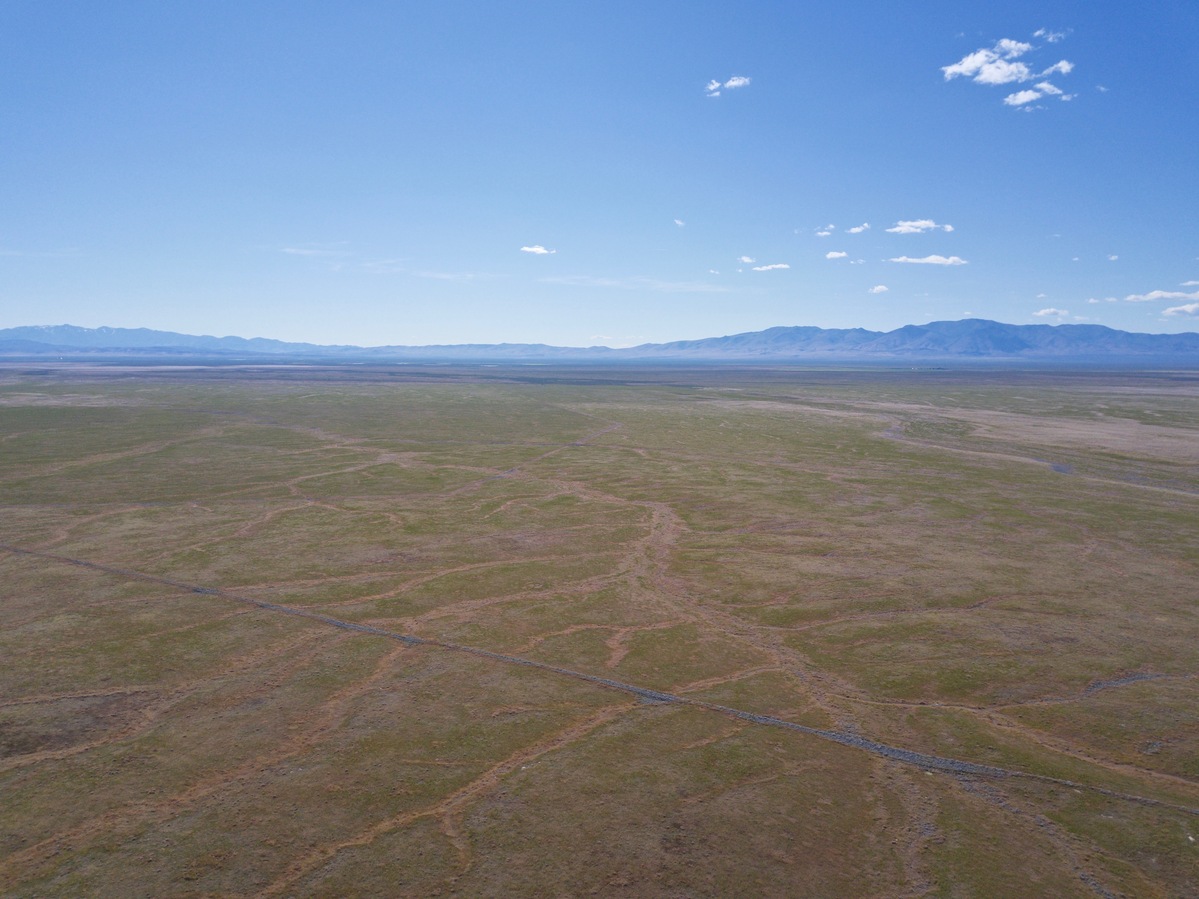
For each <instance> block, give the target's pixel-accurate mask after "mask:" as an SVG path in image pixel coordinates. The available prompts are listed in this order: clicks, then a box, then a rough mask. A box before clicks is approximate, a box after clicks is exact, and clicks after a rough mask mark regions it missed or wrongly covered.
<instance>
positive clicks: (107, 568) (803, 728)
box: [0, 543, 1199, 817]
mask: <svg viewBox="0 0 1199 899" xmlns="http://www.w3.org/2000/svg"><path fill="white" fill-rule="evenodd" d="M0 550H2V551H4V552H8V553H11V554H13V555H17V556H24V557H27V558H39V559H45V560H47V561H51V562H58V563H61V564H67V565H74V566H77V567H80V568H85V569H88V570H91V571H100V572H104V573H107V574H112V575H116V576H118V577H124V578H128V579H130V580H138V581H144V582H147V583H153V584H162V585H165V586H170V587H174V588H176V589H179V590H183V591H186V592H189V593H196V594H199V595H202V596H212V597H216V598H219V599H225V600H230V601H232V602H239V603H244V604H246V605H250V606H253V607H255V608H258V609H261V610H263V611H266V612H275V613H278V614H282V615H290V616H293V617H296V618H306V619H308V620H310V621H315V622H318V623H320V624H325V625H328V626H330V627H334V628H338V629H340V630H343V631H349V632H353V633H361V634H368V635H371V636H375V637H383V638H385V639H388V640H396V641H398V642H400V643H403V644H405V645H407V646H421V647H427V648H431V649H441V650H446V651H449V652H455V653H461V654H464V655H471V656H475V657H476V658H484V659H490V660H492V661H495V662H500V663H503V664H507V665H519V666H522V667H525V668H532V669H537V670H540V671H546V672H549V673H552V674H557V675H560V676H563V677H569V678H572V679H574V680H579V681H584V682H586V683H590V684H595V685H596V686H600V687H605V688H607V689H610V690H615V691H618V692H621V693H626V694H629V695H632V696H635V697H637V698H638V699H639V700H641V701H642V702H646V703H651V704H661V705H674V706H687V707H691V708H697V709H704V710H706V711H710V712H717V713H719V714H722V715H726V716H728V717H731V718H737V719H740V720H742V721H748V722H750V723H751V724H759V725H764V726H767V727H777V728H782V729H786V730H792V731H796V732H798V733H802V734H806V735H808V736H813V737H817V738H819V739H822V740H828V741H830V742H833V743H838V744H840V745H842V746H848V747H850V748H853V749H860V750H863V751H865V752H868V753H870V754H871V755H874V756H877V757H879V758H883V759H888V760H890V761H893V762H899V763H901V764H906V765H913V766H916V767H919V768H923V769H924V770H926V771H941V772H944V773H947V774H951V775H955V776H967V777H986V778H994V779H1002V778H1021V779H1024V780H1031V781H1036V782H1039V783H1045V784H1051V785H1054V786H1061V787H1068V788H1071V789H1080V790H1081V789H1085V790H1090V791H1092V792H1095V793H1099V794H1101V795H1104V796H1108V797H1110V798H1114V799H1121V800H1125V801H1129V802H1135V803H1139V804H1142V805H1152V806H1158V807H1161V808H1169V809H1173V810H1174V811H1179V812H1184V813H1186V814H1189V815H1194V816H1196V817H1199V807H1191V806H1185V805H1179V804H1176V803H1173V802H1168V801H1165V800H1162V799H1155V798H1152V797H1149V796H1141V795H1137V794H1132V793H1124V792H1121V791H1118V790H1110V789H1108V788H1106V787H1099V786H1095V785H1093V784H1086V783H1081V782H1077V781H1072V780H1067V779H1065V778H1059V777H1052V776H1050V775H1045V774H1034V773H1032V772H1028V771H1020V770H1016V769H1012V768H1002V767H999V766H995V765H984V764H979V763H976V762H968V761H964V760H962V759H954V758H948V757H945V756H937V755H929V754H926V753H922V752H915V751H913V750H910V749H902V748H899V747H896V746H890V745H888V744H886V743H879V742H876V741H874V740H869V739H867V738H865V737H862V736H859V735H858V734H854V733H849V732H847V731H842V730H832V729H827V728H818V727H810V726H808V725H805V724H798V723H796V722H794V721H787V720H785V719H782V718H775V717H773V716H771V715H759V714H757V713H754V712H748V711H745V710H743V709H737V708H733V707H731V706H725V705H720V704H718V703H714V702H706V701H704V700H701V699H692V698H689V697H686V696H681V695H678V694H674V693H667V692H664V691H661V690H653V689H650V688H648V687H641V686H638V685H636V684H630V683H626V682H624V681H618V680H614V679H612V678H607V677H601V676H599V675H595V674H588V673H586V672H583V671H576V670H573V669H570V668H563V667H560V666H558V665H551V664H549V663H547V662H539V661H536V660H535V659H526V658H522V657H520V656H514V655H507V654H505V653H500V652H492V651H491V650H488V649H482V648H480V647H476V646H467V645H464V644H461V643H451V642H448V641H444V640H437V639H435V638H430V637H417V636H414V635H411V634H401V633H397V632H395V631H389V630H385V629H383V628H379V627H373V626H371V625H369V624H359V623H357V622H353V621H345V620H342V619H339V618H334V617H333V616H331V615H322V614H321V613H319V612H315V611H311V610H309V609H303V608H295V607H292V606H285V605H281V604H279V603H273V602H266V601H264V600H259V599H252V598H250V597H247V596H242V595H239V594H237V593H232V592H229V591H227V590H222V589H220V588H219V587H206V586H202V585H198V584H189V583H186V582H184V581H178V580H173V579H171V578H166V577H161V576H158V575H153V574H146V573H144V572H140V571H134V570H131V569H127V568H117V567H115V566H111V565H104V564H102V563H99V562H90V561H88V560H86V559H76V558H72V557H69V556H61V555H57V554H55V553H48V552H42V551H39V550H33V549H25V548H23V547H19V546H13V545H12V544H8V543H0Z"/></svg>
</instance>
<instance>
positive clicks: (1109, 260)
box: [1107, 253, 1120, 262]
mask: <svg viewBox="0 0 1199 899" xmlns="http://www.w3.org/2000/svg"><path fill="white" fill-rule="evenodd" d="M1119 258H1120V257H1119V256H1117V255H1116V254H1115V253H1112V254H1111V255H1110V256H1108V257H1107V261H1108V262H1115V261H1116V260H1117V259H1119Z"/></svg>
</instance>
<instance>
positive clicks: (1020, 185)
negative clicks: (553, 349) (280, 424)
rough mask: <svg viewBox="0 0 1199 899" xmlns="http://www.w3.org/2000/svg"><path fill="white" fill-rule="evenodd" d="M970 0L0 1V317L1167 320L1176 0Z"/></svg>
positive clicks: (1186, 5) (1187, 195)
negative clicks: (987, 1) (1145, 1)
mask: <svg viewBox="0 0 1199 899" xmlns="http://www.w3.org/2000/svg"><path fill="white" fill-rule="evenodd" d="M991 6H993V7H994V8H984V6H983V5H982V4H978V3H975V2H970V0H960V2H948V0H922V2H920V3H904V4H901V3H894V2H885V0H877V2H864V0H842V2H836V3H833V2H812V3H803V4H799V3H794V2H778V3H764V2H759V3H755V2H744V3H737V4H729V3H708V2H688V3H652V2H651V3H646V2H644V0H642V2H637V3H633V2H623V0H615V2H607V3H604V4H570V3H561V2H557V3H550V2H545V3H541V2H505V3H480V2H475V3H464V2H457V0H442V2H438V3H433V4H415V3H401V2H374V0H357V2H355V0H346V2H342V3H336V4H335V3H331V2H322V3H317V2H299V0H295V2H268V0H263V2H250V3H246V2H225V0H205V2H199V0H177V2H171V3H162V2H157V0H155V2H146V0H125V2H122V0H106V2H103V3H96V2H91V0H88V2H57V0H6V2H5V3H4V4H3V6H2V7H0V9H2V11H3V14H4V15H3V17H2V20H0V122H3V125H2V126H0V171H2V172H3V173H4V175H3V178H2V179H0V327H8V326H14V325H29V324H62V323H71V324H78V325H84V326H90V327H95V326H99V325H110V326H125V327H152V328H162V329H168V330H176V331H185V332H189V333H207V334H217V335H226V334H238V335H241V336H267V337H276V338H280V339H286V340H305V341H311V342H317V343H355V344H366V345H377V344H387V343H390V344H428V343H467V342H488V343H491V342H503V341H510V342H525V341H529V342H546V343H554V344H562V345H589V344H597V343H604V344H608V345H613V346H620V345H628V344H634V343H641V342H646V341H663V340H672V339H683V338H697V337H708V336H716V335H720V334H728V333H735V332H740V331H752V330H758V329H761V328H766V327H770V326H774V325H819V326H822V327H866V328H871V329H878V330H884V329H891V328H895V327H898V326H900V325H903V324H908V323H914V322H924V321H930V320H935V319H957V318H963V317H968V316H976V317H982V318H992V319H996V320H1000V321H1007V322H1015V323H1031V322H1044V323H1050V324H1054V323H1058V322H1079V321H1086V322H1094V323H1098V324H1105V325H1109V326H1111V327H1115V328H1121V329H1125V330H1134V331H1160V332H1176V331H1193V330H1199V204H1197V200H1199V121H1197V117H1196V114H1195V111H1196V110H1197V109H1199V88H1197V85H1199V77H1197V75H1196V73H1197V72H1199V52H1197V46H1199V4H1197V3H1194V2H1192V0H1177V2H1170V0H1160V2H1155V3H1152V4H1149V5H1148V7H1147V8H1136V7H1134V5H1133V4H1129V3H1126V2H1114V0H1097V2H1090V3H1085V4H1083V3H1078V2H1074V0H1072V2H1036V3H1031V2H1009V3H1003V4H993V5H991ZM866 225H869V227H868V228H867V227H865V226H866ZM822 232H827V233H822ZM842 254H843V255H842Z"/></svg>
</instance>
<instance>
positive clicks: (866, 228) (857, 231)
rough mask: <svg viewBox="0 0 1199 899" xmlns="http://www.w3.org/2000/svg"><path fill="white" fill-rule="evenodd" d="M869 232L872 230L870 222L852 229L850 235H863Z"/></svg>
mask: <svg viewBox="0 0 1199 899" xmlns="http://www.w3.org/2000/svg"><path fill="white" fill-rule="evenodd" d="M869 230H870V222H862V224H860V225H858V226H857V227H855V228H850V229H849V233H850V234H861V233H862V232H863V231H869Z"/></svg>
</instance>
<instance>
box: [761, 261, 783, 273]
mask: <svg viewBox="0 0 1199 899" xmlns="http://www.w3.org/2000/svg"><path fill="white" fill-rule="evenodd" d="M784 268H791V266H789V265H787V263H785V262H775V263H774V264H772V265H755V266H754V267H753V270H754V271H755V272H773V271H777V270H779V269H784Z"/></svg>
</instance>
